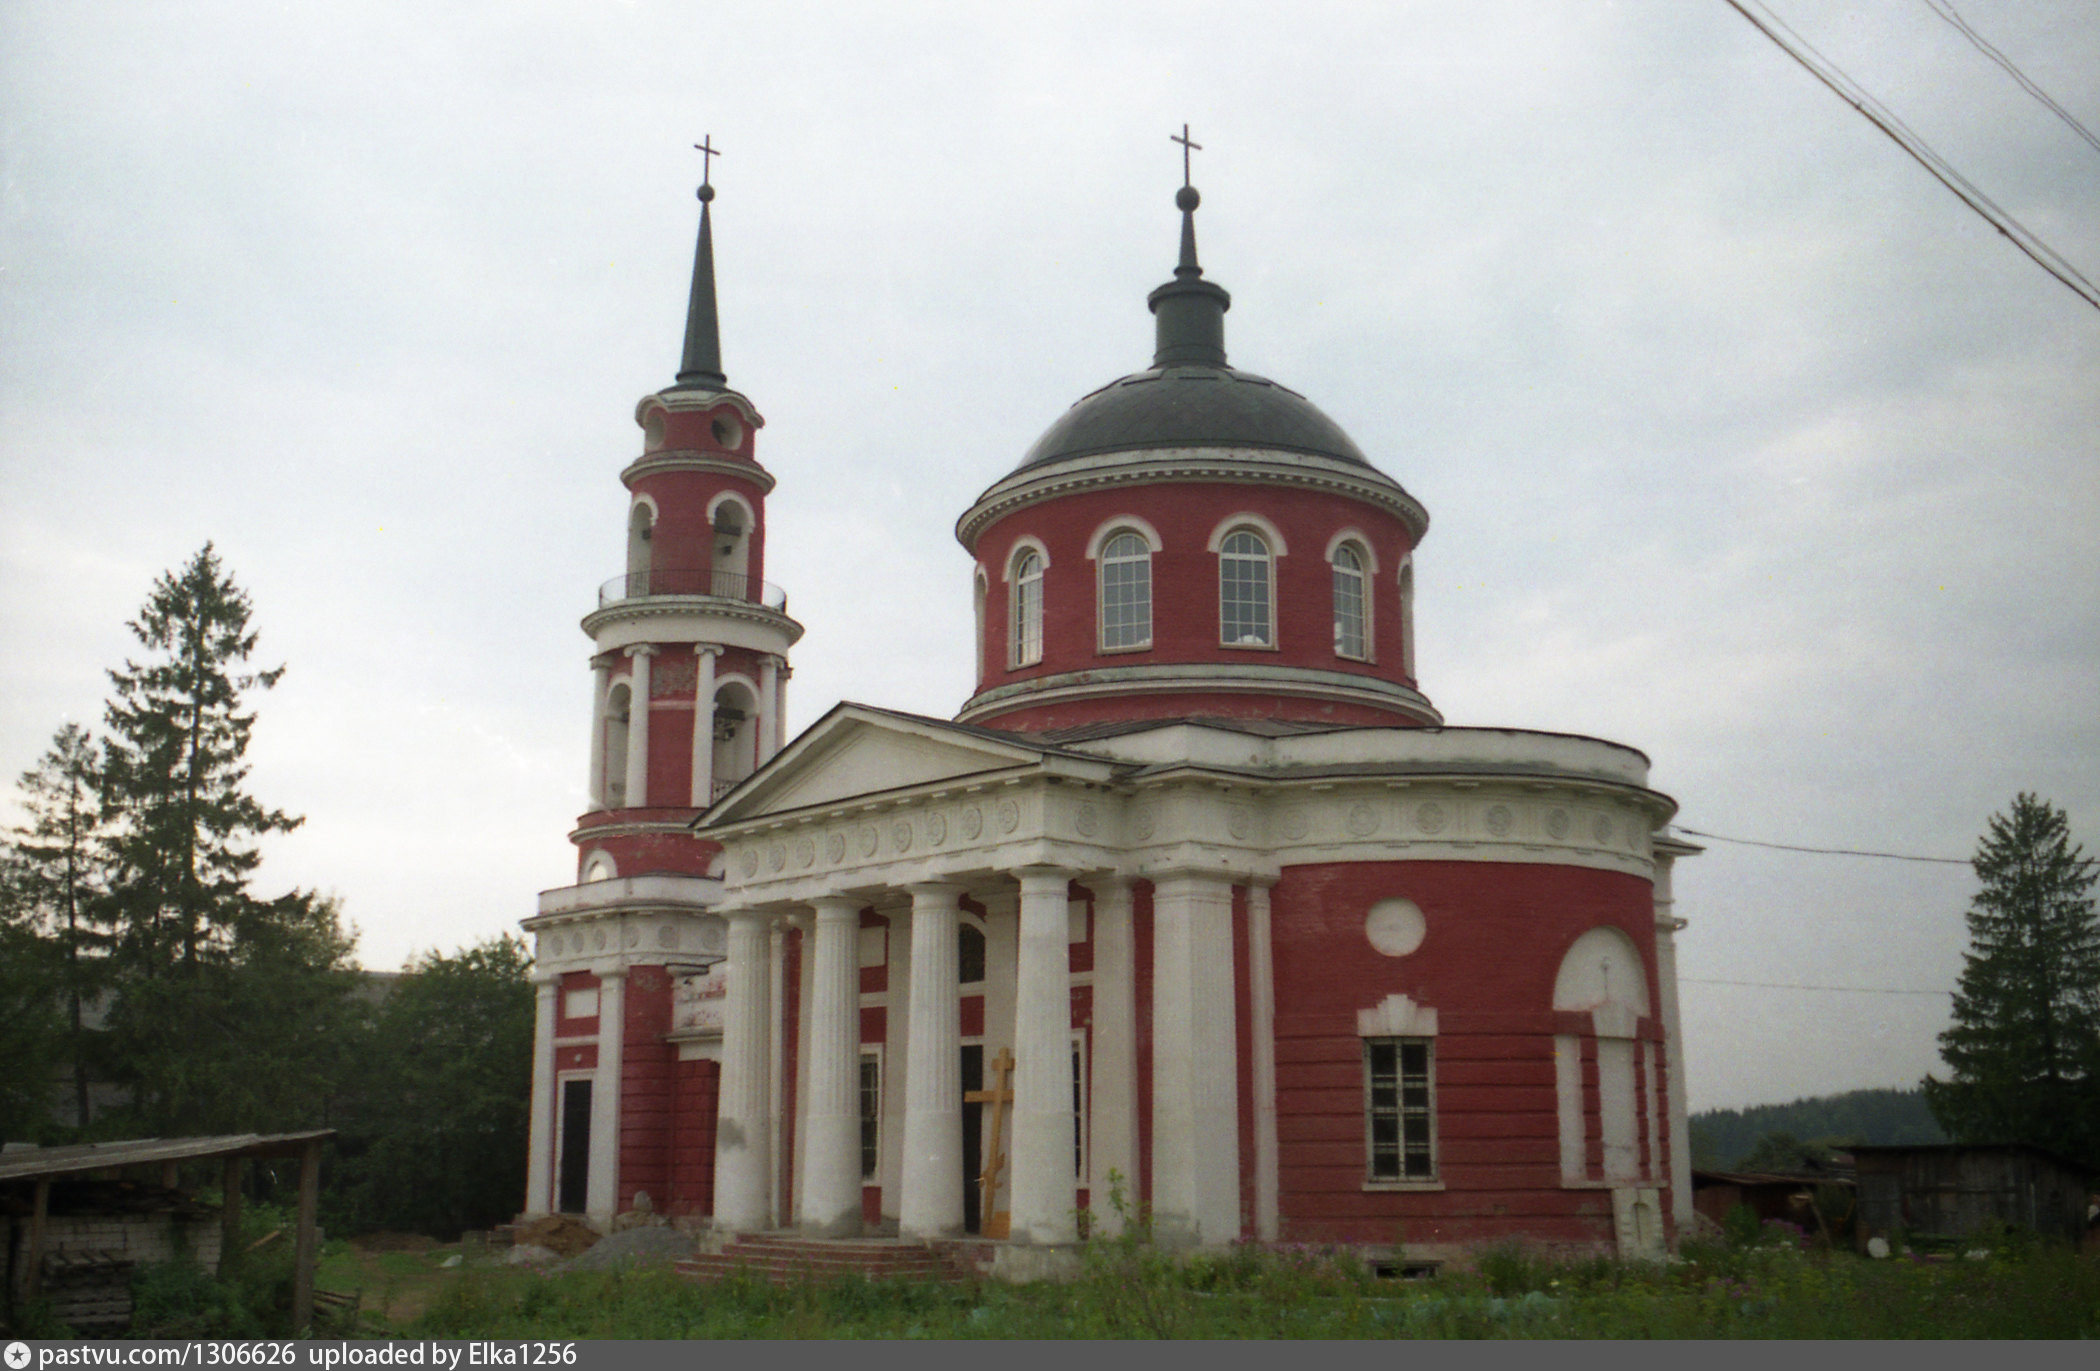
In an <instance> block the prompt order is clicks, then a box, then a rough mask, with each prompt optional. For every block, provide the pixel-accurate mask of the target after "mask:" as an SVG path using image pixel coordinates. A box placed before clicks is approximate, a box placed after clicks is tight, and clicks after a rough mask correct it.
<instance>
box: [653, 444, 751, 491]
mask: <svg viewBox="0 0 2100 1371" xmlns="http://www.w3.org/2000/svg"><path fill="white" fill-rule="evenodd" d="M665 471H708V472H713V473H715V474H717V475H721V476H734V477H736V478H738V479H739V480H745V481H749V482H751V484H753V485H755V486H757V487H758V489H759V493H760V494H762V495H763V494H766V493H768V492H770V491H771V490H772V489H773V486H774V484H775V482H774V480H773V473H772V472H770V471H767V470H766V469H765V468H764V467H762V466H760V465H759V464H758V463H757V462H738V461H731V460H730V459H729V458H726V457H710V456H708V455H707V454H706V453H704V452H698V451H694V450H692V449H689V448H672V449H669V450H667V451H663V452H645V453H643V454H642V455H641V456H639V457H637V458H635V459H634V460H633V461H632V462H630V463H628V465H627V469H626V470H625V471H622V472H621V473H620V480H621V482H622V483H623V484H625V485H629V486H632V485H633V484H634V483H635V481H636V480H638V479H639V478H641V477H643V476H654V475H657V474H658V473H660V472H665Z"/></svg>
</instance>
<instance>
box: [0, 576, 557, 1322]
mask: <svg viewBox="0 0 2100 1371" xmlns="http://www.w3.org/2000/svg"><path fill="white" fill-rule="evenodd" d="M251 615H252V611H251V606H250V603H249V599H248V594H247V592H246V591H244V590H242V589H241V588H240V586H239V585H237V584H236V583H235V582H234V579H233V577H232V575H231V574H230V573H228V572H227V571H226V570H225V569H224V568H223V567H222V566H221V565H220V562H219V559H218V557H217V554H216V553H215V552H214V551H213V549H212V547H211V545H210V544H206V545H205V547H204V548H203V549H202V550H201V551H199V552H198V553H197V554H196V556H194V557H192V558H191V559H190V560H189V561H188V562H187V563H185V564H184V565H183V566H182V567H181V568H179V569H178V570H176V571H173V572H170V573H167V574H164V575H162V576H161V577H160V578H159V579H158V580H156V581H155V583H154V585H153V588H152V592H151V594H150V595H149V596H148V597H147V600H146V603H145V605H144V607H143V608H142V609H141V610H140V612H139V615H138V618H137V619H136V620H134V621H133V622H132V623H131V625H130V628H131V631H132V634H133V636H134V637H135V638H136V640H137V644H138V647H139V649H140V650H141V657H142V658H143V660H141V661H127V662H125V663H124V666H123V668H122V669H121V670H118V671H112V672H111V673H109V675H110V682H111V685H112V695H111V698H110V699H109V701H108V703H107V705H106V708H105V710H104V721H105V726H106V732H105V735H104V736H103V737H101V738H100V739H97V738H94V737H91V736H90V735H89V734H88V732H87V731H86V730H84V729H81V728H79V727H77V726H74V725H70V724H69V725H66V726H65V727H63V728H61V729H60V730H59V732H58V734H57V736H56V738H55V739H54V741H53V744H52V747H51V750H50V752H49V753H47V754H46V756H45V757H44V758H43V759H42V760H41V761H40V762H39V763H38V764H37V766H36V767H34V768H32V769H31V770H30V771H29V772H28V773H26V774H25V775H24V776H23V777H22V779H21V789H20V795H21V799H22V807H23V810H24V812H25V815H26V821H25V822H24V823H23V824H22V825H20V826H19V827H17V828H15V829H13V830H12V831H10V832H8V833H7V834H6V835H5V837H6V841H5V842H4V843H0V1140H5V1141H32V1142H39V1143H44V1144H62V1143H68V1142H75V1141H97V1140H103V1139H110V1138H126V1137H142V1136H144V1137H180V1136H185V1135H199V1134H214V1133H240V1132H258V1133H282V1132H292V1131H295V1130H299V1129H307V1128H336V1129H338V1130H340V1133H341V1138H340V1145H339V1147H338V1148H337V1149H332V1150H331V1152H330V1154H329V1156H328V1157H327V1158H326V1160H325V1162H324V1166H323V1173H322V1185H323V1193H322V1210H321V1213H322V1221H323V1223H324V1224H326V1225H327V1226H329V1227H331V1228H334V1229H336V1230H337V1231H345V1230H347V1231H365V1230H366V1229H369V1228H371V1227H374V1226H378V1225H389V1226H394V1227H399V1228H407V1229H414V1230H418V1231H422V1232H427V1233H432V1234H439V1235H445V1236H450V1235H454V1234H457V1233H458V1232H460V1231H461V1230H462V1229H465V1228H469V1227H482V1226H488V1225H491V1224H494V1223H499V1222H501V1221H503V1220H505V1219H507V1218H509V1217H510V1216H511V1215H512V1214H513V1213H515V1212H516V1207H517V1201H518V1196H519V1195H520V1194H522V1193H523V1191H524V1175H525V1134H526V1127H525V1119H526V1113H527V1107H528V1105H527V1101H528V1094H529V1088H530V1079H529V1073H530V1062H531V1044H532V1013H533V997H532V990H531V986H530V984H529V983H528V981H527V980H526V975H527V971H528V969H529V968H528V966H527V956H526V951H525V947H524V945H523V944H522V943H520V942H519V941H518V940H517V939H515V938H510V937H503V938H497V939H492V940H490V941H487V942H484V943H481V944H479V945H477V946H475V947H471V948H465V949H461V950H460V951H458V952H456V953H454V954H453V955H451V956H444V955H440V954H438V953H436V952H432V953H430V954H428V955H426V956H425V957H423V958H422V959H420V960H419V961H417V962H416V963H415V964H414V965H412V966H411V967H409V968H408V970H407V971H406V973H405V974H404V975H403V976H402V977H401V978H399V980H397V981H396V982H395V983H394V985H393V993H392V995H391V996H390V997H387V998H386V999H385V1000H384V1003H378V1004H375V1003H374V997H372V996H370V995H368V994H363V993H361V992H362V991H363V990H364V989H365V988H366V987H368V986H369V985H371V984H372V982H371V981H370V980H369V978H367V977H366V976H365V975H364V974H363V973H362V972H360V971H359V970H358V968H357V966H356V964H355V961H354V954H355V951H356V935H355V932H354V930H352V929H350V928H349V927H348V926H347V925H346V924H345V922H344V920H343V918H342V915H341V912H340V911H339V910H338V909H337V907H336V905H335V902H334V901H333V900H330V899H327V898H324V897H322V896H319V895H316V894H314V893H312V892H308V891H300V890H293V891H289V892H286V893H283V894H279V895H274V896H267V897H266V896H263V895H258V894H257V893H256V892H255V891H254V890H253V889H252V885H253V882H254V878H255V876H256V874H257V870H258V867H259V863H260V856H259V852H258V848H257V844H258V842H259V841H260V840H261V839H262V838H264V837H265V836H267V835H270V834H275V833H284V832H288V831H290V830H291V829H293V828H296V827H297V826H298V825H299V823H300V822H301V820H299V819H298V818H296V817H294V816H293V815H290V814H287V813H285V812H283V811H281V810H276V809H271V808H269V807H267V806H265V805H264V804H262V803H261V802H260V801H259V800H257V799H256V798H255V797H254V796H253V795H251V794H250V793H249V792H248V790H247V788H246V781H247V776H248V766H247V762H246V755H247V749H248V744H249V738H250V734H251V733H252V731H253V727H254V724H255V718H256V716H255V713H254V710H253V708H252V702H253V700H254V698H255V697H256V696H257V695H258V694H259V693H260V692H263V691H267V690H269V689H270V688H271V687H273V686H274V685H276V683H277V681H278V680H279V678H280V677H281V676H282V675H283V673H284V668H283V667H275V668H271V669H267V670H256V669H251V668H250V666H249V665H248V663H249V659H250V657H251V656H252V655H253V654H254V652H255V647H256V642H257V633H256V631H255V630H254V628H253V627H252V626H251V622H250V620H251ZM91 1086H94V1087H99V1089H97V1090H91V1089H90V1087H91ZM98 1099H99V1100H101V1101H102V1103H100V1104H97V1103H96V1101H97V1100H98ZM91 1106H92V1107H91ZM296 1172H297V1168H296V1166H295V1165H294V1166H283V1165H277V1164H257V1165H253V1166H251V1167H250V1168H249V1178H250V1184H249V1198H250V1199H251V1200H269V1199H272V1198H280V1199H281V1198H285V1197H287V1193H288V1189H289V1187H290V1185H292V1184H294V1183H295V1181H296ZM189 1179H190V1181H191V1182H192V1183H193V1184H195V1183H199V1182H203V1183H207V1184H215V1183H216V1182H217V1179H218V1177H217V1171H216V1168H215V1167H212V1168H206V1169H204V1171H203V1173H202V1174H199V1175H193V1176H191V1177H190V1178H189ZM166 1279H167V1280H168V1282H170V1284H169V1286H168V1288H169V1290H170V1291H171V1292H174V1293H173V1294H171V1296H170V1298H171V1299H174V1300H175V1302H176V1303H177V1304H179V1303H180V1302H181V1299H180V1298H177V1297H178V1296H181V1291H182V1290H183V1289H185V1288H186V1287H185V1286H184V1285H183V1281H182V1280H181V1279H180V1278H178V1277H177V1276H175V1275H170V1276H168V1277H167V1278H166ZM182 1298H186V1297H182ZM171 1326H172V1325H171Z"/></svg>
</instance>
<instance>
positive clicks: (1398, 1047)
mask: <svg viewBox="0 0 2100 1371" xmlns="http://www.w3.org/2000/svg"><path fill="white" fill-rule="evenodd" d="M1434 1043H1435V1039H1433V1038H1367V1039H1365V1040H1364V1116H1365V1117H1364V1122H1365V1125H1366V1131H1367V1133H1368V1138H1369V1143H1370V1168H1369V1177H1370V1179H1371V1180H1374V1181H1433V1180H1435V1179H1436V1109H1435V1093H1434V1088H1433V1083H1432V1080H1431V1076H1430V1061H1431V1048H1432V1047H1433V1045H1434Z"/></svg>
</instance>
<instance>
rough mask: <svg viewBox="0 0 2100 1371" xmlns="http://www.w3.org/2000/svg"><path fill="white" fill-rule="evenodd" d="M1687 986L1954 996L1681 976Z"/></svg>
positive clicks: (1948, 992)
mask: <svg viewBox="0 0 2100 1371" xmlns="http://www.w3.org/2000/svg"><path fill="white" fill-rule="evenodd" d="M1677 979H1678V980H1679V981H1681V982H1683V983H1684V984H1686V985H1747V986H1753V987H1755V988H1756V989H1759V990H1825V991H1829V992H1831V993H1833V994H1838V995H1952V994H1953V993H1954V992H1953V991H1951V990H1887V989H1884V988H1882V987H1880V986H1872V985H1795V984H1792V983H1790V982H1784V981H1722V980H1715V979H1713V978H1712V977H1708V976H1679V977H1678V978H1677Z"/></svg>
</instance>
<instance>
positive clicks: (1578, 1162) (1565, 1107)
mask: <svg viewBox="0 0 2100 1371" xmlns="http://www.w3.org/2000/svg"><path fill="white" fill-rule="evenodd" d="M1553 1097H1554V1102H1555V1110H1556V1113H1557V1115H1558V1119H1559V1129H1560V1179H1561V1184H1563V1185H1566V1184H1568V1183H1570V1182H1573V1181H1584V1180H1588V1179H1589V1174H1590V1139H1589V1115H1588V1113H1587V1111H1585V1110H1584V1109H1583V1107H1582V1039H1581V1038H1579V1037H1577V1036H1576V1035H1575V1034H1573V1033H1556V1034H1554V1035H1553Z"/></svg>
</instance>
